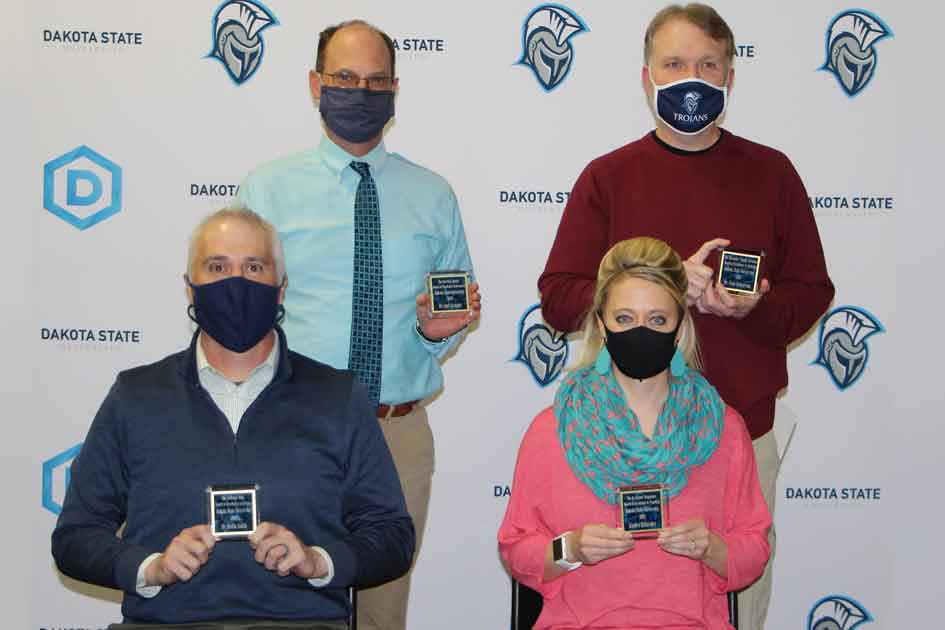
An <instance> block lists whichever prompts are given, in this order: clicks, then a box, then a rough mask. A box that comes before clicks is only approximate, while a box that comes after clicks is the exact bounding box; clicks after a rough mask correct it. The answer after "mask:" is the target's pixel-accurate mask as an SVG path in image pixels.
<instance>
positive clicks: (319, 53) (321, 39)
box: [315, 20, 397, 77]
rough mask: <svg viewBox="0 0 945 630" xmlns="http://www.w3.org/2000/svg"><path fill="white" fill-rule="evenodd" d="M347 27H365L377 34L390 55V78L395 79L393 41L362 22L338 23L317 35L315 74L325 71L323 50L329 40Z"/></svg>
mask: <svg viewBox="0 0 945 630" xmlns="http://www.w3.org/2000/svg"><path fill="white" fill-rule="evenodd" d="M348 26H366V27H367V28H369V29H371V30H372V31H374V32H375V33H377V34H378V36H379V37H380V38H381V40H383V42H384V45H385V46H387V52H388V53H389V54H390V76H392V77H396V76H397V74H396V73H395V72H394V40H392V39H391V38H390V36H389V35H388V34H387V33H385V32H384V31H382V30H381V29H379V28H377V27H376V26H374V25H373V24H371V23H369V22H365V21H364V20H347V21H345V22H339V23H338V24H335V25H334V26H329V27H328V28H326V29H325V30H324V31H322V32H321V33H319V34H318V48H317V50H316V51H315V72H323V71H324V70H325V49H326V48H328V42H329V40H331V38H332V37H333V36H334V34H335V33H337V32H338V31H340V30H341V29H343V28H346V27H348Z"/></svg>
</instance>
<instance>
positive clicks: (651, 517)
mask: <svg viewBox="0 0 945 630" xmlns="http://www.w3.org/2000/svg"><path fill="white" fill-rule="evenodd" d="M617 509H618V510H619V514H620V525H621V526H622V527H623V528H624V530H625V531H628V532H632V533H633V536H634V537H635V538H655V537H656V536H657V535H658V534H659V530H661V529H663V528H664V527H666V526H667V525H668V519H669V506H668V505H667V501H666V493H665V492H664V491H663V484H660V483H650V484H643V485H639V486H623V487H621V488H620V489H619V490H618V491H617Z"/></svg>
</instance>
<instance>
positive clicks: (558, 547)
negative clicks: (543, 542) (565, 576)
mask: <svg viewBox="0 0 945 630" xmlns="http://www.w3.org/2000/svg"><path fill="white" fill-rule="evenodd" d="M551 559H552V560H554V561H555V562H557V561H558V560H564V537H563V536H559V537H558V538H555V539H554V540H552V541H551Z"/></svg>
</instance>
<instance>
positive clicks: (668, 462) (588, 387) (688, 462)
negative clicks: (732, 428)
mask: <svg viewBox="0 0 945 630" xmlns="http://www.w3.org/2000/svg"><path fill="white" fill-rule="evenodd" d="M608 365H609V362H608ZM724 409H725V406H724V403H723V402H722V399H721V398H720V397H719V394H718V392H717V391H715V388H714V387H712V385H710V384H709V382H708V381H706V380H705V378H704V377H703V376H702V375H701V374H699V373H698V372H696V371H694V370H689V369H686V370H685V371H683V373H682V374H680V375H679V376H673V377H671V378H670V382H669V395H668V396H667V398H666V403H665V404H664V405H663V410H662V411H661V412H660V415H659V418H658V419H657V422H656V428H655V429H654V430H653V438H652V439H649V438H647V437H645V436H644V435H643V432H642V431H641V430H640V423H639V421H638V420H637V416H636V414H634V413H633V410H632V409H630V407H629V406H628V405H627V401H626V400H625V399H624V396H623V390H622V389H621V388H620V385H619V384H618V383H617V381H616V379H615V378H614V375H613V370H612V369H609V368H608V369H607V370H606V373H603V374H602V373H601V372H600V371H599V369H598V368H596V367H594V366H591V367H588V368H584V369H581V370H576V371H574V372H572V373H571V374H569V375H568V376H567V377H566V378H565V381H564V383H562V385H561V387H560V388H559V389H558V393H557V394H556V395H555V404H554V410H555V417H556V418H557V419H558V436H559V438H560V439H561V445H562V446H563V447H564V451H565V454H566V456H567V459H568V465H569V466H570V467H571V470H572V471H573V472H574V474H575V475H576V476H577V478H578V479H580V480H581V481H582V482H583V483H584V484H585V485H586V486H587V487H588V488H590V489H591V491H593V492H594V494H595V495H597V497H598V498H600V499H601V500H603V501H606V502H608V503H612V504H615V503H616V491H617V489H618V488H619V487H620V486H624V485H631V484H633V485H636V484H645V483H662V484H663V487H664V489H665V491H666V493H667V494H668V496H670V497H674V496H676V495H677V494H679V493H680V492H681V491H682V489H683V488H685V487H686V483H688V481H689V473H690V471H691V470H692V469H693V467H695V466H700V465H702V464H704V463H705V462H706V461H708V459H709V457H711V456H712V453H714V452H715V449H716V447H717V446H718V445H719V438H720V436H721V432H722V414H723V412H724Z"/></svg>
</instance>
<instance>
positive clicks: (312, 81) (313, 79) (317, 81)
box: [308, 70, 322, 101]
mask: <svg viewBox="0 0 945 630" xmlns="http://www.w3.org/2000/svg"><path fill="white" fill-rule="evenodd" d="M308 89H309V91H311V93H312V100H314V101H317V100H318V99H320V98H321V97H322V78H321V77H320V76H319V74H318V73H317V72H315V71H314V70H309V71H308Z"/></svg>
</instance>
